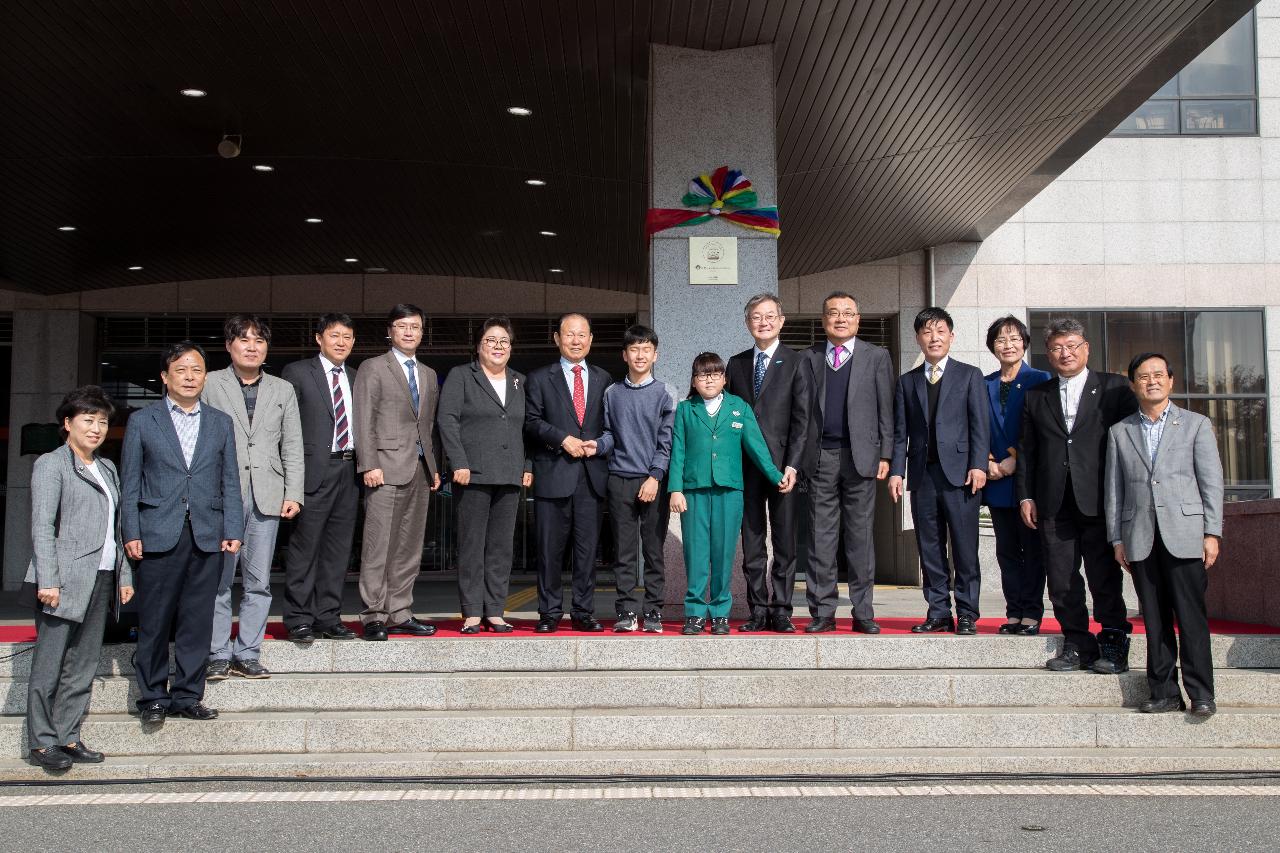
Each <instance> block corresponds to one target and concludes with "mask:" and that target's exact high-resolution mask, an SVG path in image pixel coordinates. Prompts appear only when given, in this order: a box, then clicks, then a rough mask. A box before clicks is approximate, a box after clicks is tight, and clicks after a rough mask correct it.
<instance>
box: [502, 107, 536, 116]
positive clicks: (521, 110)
mask: <svg viewBox="0 0 1280 853" xmlns="http://www.w3.org/2000/svg"><path fill="white" fill-rule="evenodd" d="M507 112H509V113H511V114H512V115H513V116H531V115H533V110H531V109H529V108H528V107H507Z"/></svg>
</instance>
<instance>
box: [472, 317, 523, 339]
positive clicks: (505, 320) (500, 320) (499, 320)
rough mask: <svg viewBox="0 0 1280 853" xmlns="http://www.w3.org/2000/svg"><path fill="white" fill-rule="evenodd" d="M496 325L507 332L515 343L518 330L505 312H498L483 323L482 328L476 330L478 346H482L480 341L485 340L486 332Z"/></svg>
mask: <svg viewBox="0 0 1280 853" xmlns="http://www.w3.org/2000/svg"><path fill="white" fill-rule="evenodd" d="M495 326H496V327H497V328H499V329H501V330H502V331H504V332H506V333H507V337H508V338H510V339H511V342H512V343H515V341H516V330H515V329H514V328H513V327H512V326H511V319H510V318H509V317H507V316H506V315H504V314H497V315H495V316H493V317H490V318H488V319H487V320H485V321H484V322H483V323H481V324H480V328H479V329H477V330H476V346H480V342H481V341H482V340H484V333H485V332H487V331H489V330H490V329H492V328H494V327H495Z"/></svg>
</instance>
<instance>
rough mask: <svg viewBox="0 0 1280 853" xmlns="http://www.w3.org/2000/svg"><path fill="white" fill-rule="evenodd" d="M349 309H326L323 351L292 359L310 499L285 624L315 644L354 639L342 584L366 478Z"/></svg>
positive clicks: (293, 635)
mask: <svg viewBox="0 0 1280 853" xmlns="http://www.w3.org/2000/svg"><path fill="white" fill-rule="evenodd" d="M355 342H356V335H355V327H354V325H353V324H352V321H351V318H350V317H349V316H347V315H346V314H325V315H324V316H323V317H321V318H320V322H319V323H317V324H316V343H317V344H319V346H320V354H319V355H317V356H315V357H313V358H308V359H303V360H302V361H295V362H293V363H292V364H288V365H285V368H284V370H283V371H281V374H280V375H281V377H282V378H284V379H285V380H287V381H288V382H289V383H290V384H292V385H293V390H294V392H295V393H296V394H297V397H298V414H299V415H300V417H301V420H302V456H303V460H304V461H305V467H306V477H305V480H304V482H303V487H302V488H303V492H304V494H305V502H304V503H303V507H302V512H301V513H300V514H299V515H298V520H297V523H296V524H294V527H293V535H292V536H290V537H289V552H288V554H287V555H286V557H285V563H284V625H285V628H286V629H287V630H288V631H289V639H291V640H293V641H294V642H296V643H303V644H306V643H311V642H312V641H313V640H315V638H316V635H317V634H319V635H320V636H322V637H326V638H328V639H331V640H350V639H352V638H354V637H355V636H356V634H355V632H354V631H352V630H351V629H350V628H348V627H347V626H345V625H343V624H342V587H343V584H344V582H345V581H346V577H347V567H348V566H349V565H350V563H351V543H352V540H353V538H354V537H355V530H356V511H357V509H358V508H359V500H360V484H359V482H358V481H357V479H356V450H355V447H356V444H355V438H354V435H355V433H354V431H353V429H352V423H353V422H354V420H355V419H354V417H353V416H352V411H353V408H352V407H353V406H354V402H355V401H354V400H353V399H352V396H351V388H352V385H353V384H354V383H353V380H354V379H355V374H354V373H352V371H351V369H350V368H348V367H347V366H346V362H347V357H348V356H350V355H351V350H352V348H353V347H354V346H355Z"/></svg>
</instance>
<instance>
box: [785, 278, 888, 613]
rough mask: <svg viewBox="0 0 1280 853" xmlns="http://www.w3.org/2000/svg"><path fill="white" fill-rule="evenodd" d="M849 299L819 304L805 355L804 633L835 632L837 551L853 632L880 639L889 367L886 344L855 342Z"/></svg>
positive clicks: (855, 316) (853, 304)
mask: <svg viewBox="0 0 1280 853" xmlns="http://www.w3.org/2000/svg"><path fill="white" fill-rule="evenodd" d="M860 320H861V314H859V312H858V302H857V300H855V299H854V298H853V296H852V295H850V294H848V293H845V292H843V291H836V292H835V293H832V294H831V295H829V296H828V297H827V298H826V299H824V300H823V301H822V328H823V330H824V331H825V332H826V333H827V339H826V340H825V341H823V342H822V343H819V344H815V345H814V346H812V347H810V348H809V349H807V350H805V351H804V356H805V358H806V359H807V361H808V366H809V371H808V372H809V376H808V381H807V384H808V388H809V393H810V394H811V402H810V405H809V418H808V421H809V427H808V435H807V437H806V439H805V452H804V464H803V467H802V470H803V471H804V474H805V477H806V478H807V479H808V481H809V572H808V577H807V584H806V586H807V587H808V589H807V594H808V598H809V614H810V615H811V616H812V617H813V619H812V621H810V623H809V625H808V627H807V628H805V631H806V632H807V633H810V634H817V633H823V632H826V631H834V630H835V628H836V621H835V615H836V602H837V600H838V592H837V587H836V582H837V566H838V559H837V553H836V552H837V550H838V549H839V548H840V547H841V545H843V547H844V555H845V562H846V563H847V564H848V567H849V602H850V604H851V605H852V610H853V630H855V631H860V632H862V633H864V634H879V633H880V626H879V625H878V624H876V621H875V612H874V609H873V604H872V596H873V590H874V585H875V575H876V554H875V542H874V540H873V539H872V529H871V528H872V522H873V521H874V520H875V510H876V481H877V480H883V479H884V478H885V477H887V476H888V475H889V459H890V458H891V457H892V455H893V362H892V360H891V359H890V358H889V353H888V351H887V350H885V349H884V348H883V347H878V346H876V345H875V344H873V343H871V342H870V341H866V340H863V339H862V338H859V337H857V334H858V324H859V322H860Z"/></svg>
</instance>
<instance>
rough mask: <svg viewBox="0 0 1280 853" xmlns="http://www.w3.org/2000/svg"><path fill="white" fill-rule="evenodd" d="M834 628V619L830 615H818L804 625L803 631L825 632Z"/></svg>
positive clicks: (809, 632) (811, 632) (810, 632)
mask: <svg viewBox="0 0 1280 853" xmlns="http://www.w3.org/2000/svg"><path fill="white" fill-rule="evenodd" d="M835 629H836V620H834V619H832V618H831V617H830V616H818V617H816V618H815V619H813V620H812V621H811V622H810V623H809V624H808V625H806V626H804V632H805V633H806V634H825V633H827V632H828V631H834V630H835Z"/></svg>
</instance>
